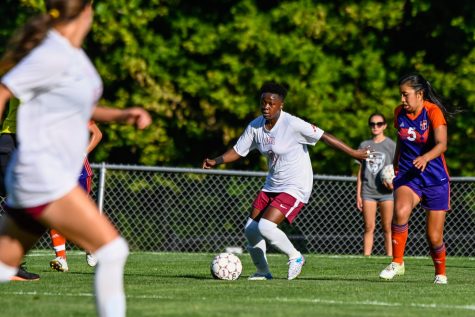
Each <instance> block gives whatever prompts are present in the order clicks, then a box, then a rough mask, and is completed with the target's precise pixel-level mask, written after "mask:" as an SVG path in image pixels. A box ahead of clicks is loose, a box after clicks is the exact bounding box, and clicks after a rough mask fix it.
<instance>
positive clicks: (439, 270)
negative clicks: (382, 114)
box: [380, 74, 451, 284]
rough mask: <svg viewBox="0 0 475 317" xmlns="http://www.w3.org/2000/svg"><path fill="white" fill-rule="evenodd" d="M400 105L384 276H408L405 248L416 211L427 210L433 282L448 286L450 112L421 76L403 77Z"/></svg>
mask: <svg viewBox="0 0 475 317" xmlns="http://www.w3.org/2000/svg"><path fill="white" fill-rule="evenodd" d="M399 89H400V92H401V105H399V106H398V107H397V108H396V109H395V112H394V127H395V128H396V129H397V131H398V139H397V144H396V155H395V158H394V163H393V164H394V168H395V170H396V173H397V174H396V178H395V179H394V181H393V184H394V206H395V209H394V217H393V223H392V226H391V231H392V245H393V259H392V262H391V264H389V265H388V266H387V267H386V268H385V269H384V270H383V271H382V272H381V274H380V277H381V278H383V279H386V280H391V279H393V278H394V276H396V275H403V274H404V271H405V269H404V260H403V257H404V249H405V247H406V240H407V236H408V222H409V218H410V216H411V213H412V210H413V209H414V208H415V207H416V206H417V205H418V204H419V203H421V206H422V207H423V208H424V209H425V210H426V221H427V224H426V227H427V240H428V243H429V247H430V253H431V256H432V259H433V262H434V266H435V279H434V283H435V284H447V276H446V272H445V259H446V252H445V244H444V240H443V235H444V224H445V215H446V212H447V211H448V210H450V183H449V173H448V170H447V165H446V163H445V158H444V152H445V151H446V150H447V122H446V119H445V118H446V117H447V116H448V115H450V114H451V112H450V111H449V110H448V108H447V106H446V105H445V104H444V103H443V102H442V101H441V98H440V97H439V96H438V95H437V93H436V92H435V91H434V89H433V88H432V86H431V85H430V83H429V82H428V81H427V80H426V79H425V78H424V77H422V76H421V75H420V74H408V75H405V76H404V77H402V78H401V79H400V80H399Z"/></svg>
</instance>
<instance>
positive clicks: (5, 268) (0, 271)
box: [0, 261, 18, 283]
mask: <svg viewBox="0 0 475 317" xmlns="http://www.w3.org/2000/svg"><path fill="white" fill-rule="evenodd" d="M16 272H18V268H17V267H13V266H10V265H6V264H5V263H3V262H1V261H0V283H4V282H9V281H10V279H11V278H12V277H13V276H15V275H16Z"/></svg>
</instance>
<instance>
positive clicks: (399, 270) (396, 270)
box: [379, 262, 405, 280]
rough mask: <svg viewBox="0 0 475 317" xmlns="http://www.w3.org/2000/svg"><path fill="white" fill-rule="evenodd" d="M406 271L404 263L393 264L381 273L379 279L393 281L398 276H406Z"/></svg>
mask: <svg viewBox="0 0 475 317" xmlns="http://www.w3.org/2000/svg"><path fill="white" fill-rule="evenodd" d="M404 271H405V270H404V262H403V263H402V264H399V263H396V262H391V264H389V265H388V266H387V267H386V268H385V269H384V270H382V271H381V273H380V274H379V277H380V278H382V279H385V280H392V279H393V278H394V277H395V276H396V275H404Z"/></svg>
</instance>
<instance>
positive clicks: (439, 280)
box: [434, 274, 447, 284]
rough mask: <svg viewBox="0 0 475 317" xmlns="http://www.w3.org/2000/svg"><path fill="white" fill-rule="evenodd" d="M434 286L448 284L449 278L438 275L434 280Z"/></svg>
mask: <svg viewBox="0 0 475 317" xmlns="http://www.w3.org/2000/svg"><path fill="white" fill-rule="evenodd" d="M434 284H447V276H445V275H440V274H439V275H436V276H435V278H434Z"/></svg>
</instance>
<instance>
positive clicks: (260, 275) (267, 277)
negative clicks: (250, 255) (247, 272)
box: [248, 272, 272, 281]
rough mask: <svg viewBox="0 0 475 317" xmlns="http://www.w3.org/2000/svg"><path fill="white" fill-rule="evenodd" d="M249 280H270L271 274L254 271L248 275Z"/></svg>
mask: <svg viewBox="0 0 475 317" xmlns="http://www.w3.org/2000/svg"><path fill="white" fill-rule="evenodd" d="M248 280H249V281H266V280H272V274H270V273H257V272H256V273H254V274H252V275H251V276H249V277H248Z"/></svg>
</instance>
